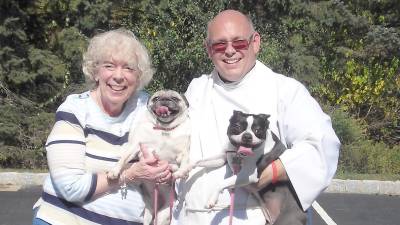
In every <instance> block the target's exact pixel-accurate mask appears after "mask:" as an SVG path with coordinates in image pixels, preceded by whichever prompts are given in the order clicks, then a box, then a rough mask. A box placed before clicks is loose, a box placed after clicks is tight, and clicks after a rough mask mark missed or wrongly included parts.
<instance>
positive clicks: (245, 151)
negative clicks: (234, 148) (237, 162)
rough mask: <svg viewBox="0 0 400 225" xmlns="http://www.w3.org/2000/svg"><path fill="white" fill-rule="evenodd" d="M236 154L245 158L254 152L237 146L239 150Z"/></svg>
mask: <svg viewBox="0 0 400 225" xmlns="http://www.w3.org/2000/svg"><path fill="white" fill-rule="evenodd" d="M238 153H240V154H242V155H245V156H249V155H253V154H254V152H253V151H252V150H251V148H247V147H244V146H239V150H238Z"/></svg>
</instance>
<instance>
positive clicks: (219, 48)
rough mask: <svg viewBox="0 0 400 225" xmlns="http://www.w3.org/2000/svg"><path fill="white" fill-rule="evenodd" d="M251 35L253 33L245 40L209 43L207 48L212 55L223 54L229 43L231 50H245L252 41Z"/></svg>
mask: <svg viewBox="0 0 400 225" xmlns="http://www.w3.org/2000/svg"><path fill="white" fill-rule="evenodd" d="M253 35H254V33H253V34H252V35H250V37H249V38H248V39H247V40H234V41H221V42H216V43H209V44H208V46H209V48H211V50H212V52H213V53H224V52H225V50H226V48H227V47H228V43H229V42H230V43H231V45H232V48H234V49H235V50H236V51H240V50H247V49H248V48H249V45H250V42H251V40H252V39H253Z"/></svg>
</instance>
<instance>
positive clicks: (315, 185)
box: [173, 10, 340, 225]
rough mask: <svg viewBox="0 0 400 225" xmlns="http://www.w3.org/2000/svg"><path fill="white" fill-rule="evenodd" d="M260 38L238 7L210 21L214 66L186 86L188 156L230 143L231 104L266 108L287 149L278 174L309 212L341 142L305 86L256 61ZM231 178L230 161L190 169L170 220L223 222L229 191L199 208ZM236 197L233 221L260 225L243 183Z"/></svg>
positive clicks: (267, 176) (201, 224)
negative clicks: (189, 125) (189, 122)
mask: <svg viewBox="0 0 400 225" xmlns="http://www.w3.org/2000/svg"><path fill="white" fill-rule="evenodd" d="M260 42H261V38H260V35H259V34H258V33H257V32H256V31H255V30H254V27H253V25H252V22H251V21H250V19H249V18H248V17H246V16H245V15H243V14H242V13H240V12H238V11H234V10H226V11H223V12H221V13H219V14H218V15H217V16H216V17H215V18H214V19H212V20H211V21H210V22H209V24H208V33H207V40H206V48H207V53H208V56H209V58H210V59H211V60H212V62H213V64H214V66H215V68H214V70H213V71H212V73H211V74H209V75H203V76H201V77H199V78H196V79H194V80H193V81H192V82H191V84H190V85H189V87H188V90H187V92H186V96H187V98H188V100H189V103H190V106H191V111H190V116H191V120H192V121H193V132H192V137H191V138H192V143H191V149H190V151H191V153H190V154H191V158H192V159H193V160H197V159H203V158H209V157H211V156H213V155H215V154H218V153H219V152H221V151H223V150H224V149H226V148H227V146H228V143H229V140H228V138H227V135H226V130H227V127H228V122H229V118H230V116H231V115H232V112H233V110H241V111H244V112H246V113H255V114H257V113H265V114H269V115H271V117H269V121H270V129H271V130H272V131H273V132H274V133H275V134H278V136H279V137H280V138H281V140H282V142H283V143H285V144H286V146H287V147H288V148H289V149H288V150H287V151H285V152H284V153H283V154H282V155H281V156H280V158H279V159H277V160H276V161H275V165H276V174H277V180H278V181H287V180H290V182H291V184H292V185H293V187H294V190H295V192H296V194H297V197H298V199H299V202H300V204H301V207H302V209H303V210H307V209H308V208H309V207H310V206H311V204H312V202H313V201H314V200H315V199H316V198H317V196H318V195H319V194H320V193H321V192H322V191H323V190H324V189H325V188H326V187H327V186H328V185H329V183H330V182H331V180H332V177H333V176H334V173H335V171H336V168H337V162H338V154H339V147H340V142H339V140H338V138H337V137H336V135H335V133H334V131H333V129H332V125H331V121H330V118H329V116H327V115H326V114H325V113H323V112H322V110H321V108H320V106H319V105H318V103H317V102H316V101H315V100H314V99H313V98H312V97H311V96H310V94H309V93H308V91H307V90H306V88H305V87H304V86H303V85H302V84H300V83H299V82H297V81H296V80H294V79H292V78H288V77H285V76H283V75H280V74H276V73H274V72H273V71H271V70H270V69H269V68H267V67H266V66H265V65H264V64H262V63H261V62H260V61H258V60H257V59H256V58H257V53H258V51H259V49H260ZM272 170H273V169H272V167H271V166H269V167H267V168H266V169H265V170H264V171H263V173H262V175H261V177H260V181H259V182H258V184H257V186H258V188H262V187H265V186H267V185H268V184H269V183H271V181H272V174H273V172H272ZM228 176H231V172H230V170H229V168H227V167H222V168H218V169H204V168H196V169H194V170H193V171H192V172H191V173H190V176H189V178H188V179H187V181H186V182H182V183H181V184H180V186H178V189H179V190H180V191H181V194H180V196H179V198H178V204H177V206H176V210H175V211H174V219H173V224H180V225H187V224H190V225H197V224H198V225H208V224H212V225H214V224H215V225H216V224H228V217H229V216H228V215H229V212H228V211H229V210H227V209H229V205H230V196H229V192H228V190H225V191H224V192H223V193H221V194H220V196H219V199H218V202H217V205H216V206H215V207H213V208H212V209H211V210H209V209H206V208H205V207H204V206H205V205H206V201H207V198H208V196H209V194H210V193H211V191H212V190H213V188H214V187H215V184H216V182H218V181H219V180H222V179H224V178H225V177H228ZM235 195H236V197H235V212H234V219H233V224H235V225H239V224H246V225H248V224H252V225H264V224H265V218H264V216H263V213H262V211H261V209H260V207H259V205H258V203H257V201H256V200H255V199H254V197H253V196H252V195H250V194H249V193H248V192H247V191H246V190H244V189H242V188H237V189H236V192H235Z"/></svg>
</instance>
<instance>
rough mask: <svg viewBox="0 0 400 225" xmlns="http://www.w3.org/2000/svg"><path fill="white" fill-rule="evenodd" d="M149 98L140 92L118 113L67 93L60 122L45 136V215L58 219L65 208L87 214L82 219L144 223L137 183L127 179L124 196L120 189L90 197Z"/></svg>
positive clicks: (73, 214)
mask: <svg viewBox="0 0 400 225" xmlns="http://www.w3.org/2000/svg"><path fill="white" fill-rule="evenodd" d="M84 96H89V95H84ZM146 102H147V94H146V95H140V96H139V99H137V100H131V101H128V102H127V103H126V105H125V108H124V112H123V113H121V116H120V117H118V118H111V117H108V116H107V115H105V114H104V113H103V112H102V111H101V110H99V107H98V106H97V104H96V103H95V102H94V101H93V100H91V98H90V97H85V98H82V97H77V95H71V96H68V97H67V100H66V101H65V102H64V103H63V104H62V105H61V106H60V107H59V109H58V110H57V113H56V122H55V124H54V127H53V129H52V131H51V133H50V135H49V137H48V139H47V142H46V151H47V157H48V164H49V169H50V174H51V176H49V177H48V178H47V179H46V181H45V185H44V186H43V187H44V192H43V196H42V198H43V200H44V201H45V202H46V204H44V205H43V206H44V207H43V209H39V213H38V215H41V219H43V220H45V221H60V220H59V219H60V218H63V216H62V215H61V214H60V213H59V212H60V210H61V212H62V211H63V210H67V211H68V212H69V213H68V214H69V215H68V216H67V217H68V218H73V219H74V220H76V221H80V222H81V221H85V220H88V221H86V222H84V224H134V225H136V224H141V223H136V222H133V221H142V219H143V218H142V216H143V210H144V203H143V199H142V196H141V194H140V188H139V187H138V186H137V185H135V184H132V185H129V187H128V195H127V199H124V200H122V199H121V195H120V193H119V191H118V190H115V191H111V192H110V193H107V194H105V195H103V196H102V197H101V198H96V199H92V197H93V194H94V193H95V190H96V185H97V173H98V172H107V171H109V170H110V169H111V168H113V167H114V166H115V164H116V163H117V161H118V160H119V157H120V154H121V151H122V150H123V149H125V144H126V143H127V142H128V137H129V129H130V127H131V126H132V124H134V123H135V122H136V120H137V118H136V115H137V114H138V113H139V112H141V111H143V110H145V108H146ZM129 104H133V105H129ZM136 161H137V160H131V163H133V162H136ZM71 202H74V203H71ZM54 212H57V213H54ZM64 212H65V211H64ZM79 218H81V219H79ZM62 221H63V220H62ZM89 221H91V222H90V223H89ZM72 224H74V223H72Z"/></svg>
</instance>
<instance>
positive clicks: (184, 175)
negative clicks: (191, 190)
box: [172, 170, 189, 180]
mask: <svg viewBox="0 0 400 225" xmlns="http://www.w3.org/2000/svg"><path fill="white" fill-rule="evenodd" d="M172 176H173V177H174V178H175V179H184V180H185V179H187V178H188V177H189V173H185V172H184V171H180V170H178V171H176V172H174V173H173V174H172Z"/></svg>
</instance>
